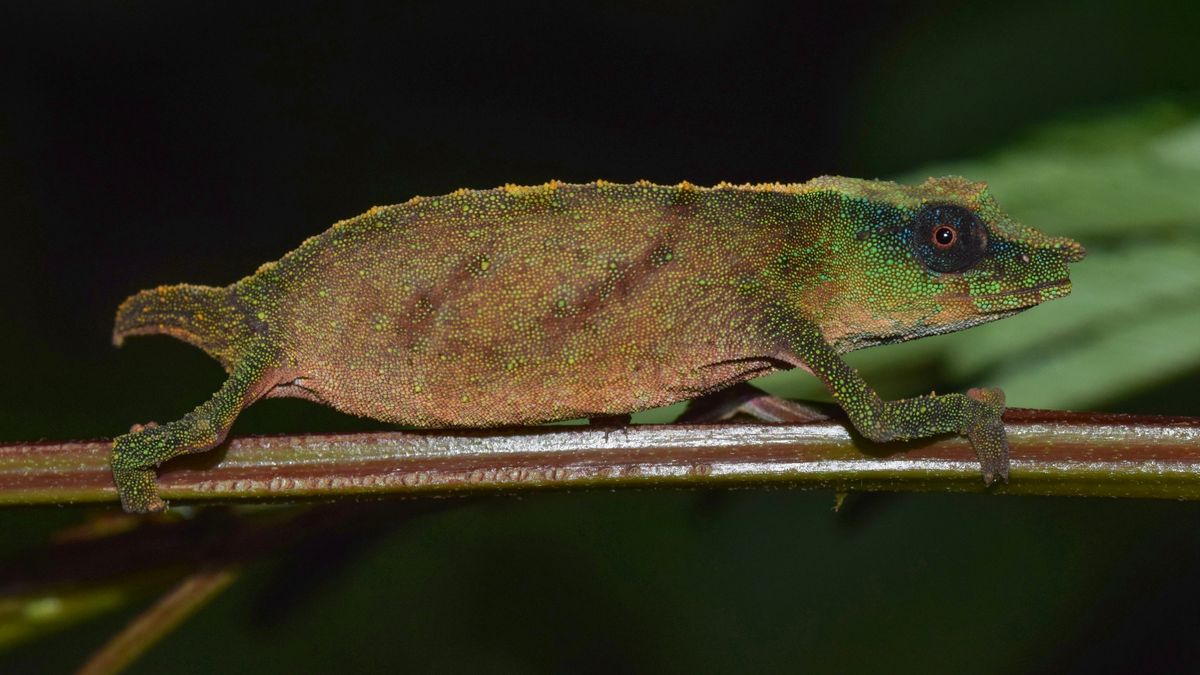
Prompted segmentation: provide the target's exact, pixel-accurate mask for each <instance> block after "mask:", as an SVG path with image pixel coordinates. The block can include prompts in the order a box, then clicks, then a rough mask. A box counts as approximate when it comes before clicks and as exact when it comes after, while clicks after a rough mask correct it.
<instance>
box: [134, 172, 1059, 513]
mask: <svg viewBox="0 0 1200 675" xmlns="http://www.w3.org/2000/svg"><path fill="white" fill-rule="evenodd" d="M1082 256H1083V250H1082V248H1081V247H1080V246H1079V245H1078V244H1076V243H1075V242H1073V241H1070V240H1067V239H1061V238H1052V237H1047V236H1045V235H1042V234H1040V233H1038V232H1036V231H1034V230H1031V229H1029V228H1026V227H1023V226H1020V225H1018V224H1017V223H1015V222H1014V221H1013V220H1012V219H1011V218H1009V217H1008V216H1006V215H1005V214H1004V213H1002V212H1001V211H1000V210H999V208H998V207H997V206H996V204H995V202H994V200H993V199H992V198H991V197H990V195H989V194H988V192H987V190H986V187H985V186H984V185H983V184H980V183H971V182H968V181H966V180H963V179H961V178H942V179H930V180H928V181H926V182H925V183H924V184H922V185H920V186H911V187H910V186H903V185H897V184H894V183H887V182H880V181H864V180H856V179H849V178H832V177H823V178H817V179H814V180H812V181H809V182H808V183H804V184H798V185H758V186H731V185H725V184H722V185H719V186H716V187H713V188H698V187H695V186H692V185H689V184H687V183H684V184H680V185H677V186H659V185H653V184H650V183H646V182H639V183H636V184H631V185H618V184H612V183H605V182H596V183H592V184H587V185H567V184H561V183H557V182H551V183H549V184H546V185H543V186H538V187H516V186H507V187H504V188H498V189H494V190H459V191H457V192H455V193H453V194H450V195H446V196H442V197H434V198H415V199H412V200H410V201H408V202H406V203H404V204H399V205H395V206H387V207H378V208H373V209H371V210H370V211H368V212H367V213H365V214H363V215H361V216H359V217H357V218H353V219H350V220H346V221H342V222H340V223H338V224H336V225H334V226H333V227H332V228H330V229H329V230H328V231H326V232H325V233H323V234H321V235H318V236H316V237H313V238H311V239H309V240H307V241H305V242H304V243H303V244H302V245H301V246H300V247H299V248H298V249H296V250H295V251H293V252H291V253H289V254H288V255H286V256H284V257H283V258H282V259H281V260H279V261H278V262H276V263H268V264H266V265H263V266H262V267H260V268H259V269H258V271H257V272H255V273H254V274H253V275H251V276H249V277H247V278H245V279H242V280H241V281H239V282H237V283H235V284H233V285H232V286H229V287H227V288H209V287H202V286H191V285H181V286H166V287H161V288H158V289H154V290H149V291H143V292H142V293H139V294H137V295H135V296H133V297H131V298H130V299H129V300H127V301H126V302H125V303H124V304H123V305H122V306H121V308H120V310H119V311H118V314H117V322H116V329H115V331H114V339H115V340H116V342H117V343H118V344H119V343H120V342H121V340H122V339H123V338H124V337H125V336H127V335H133V334H143V333H167V334H170V335H174V336H176V337H178V338H181V339H183V340H186V341H188V342H190V343H192V344H195V345H197V346H199V347H201V348H203V349H205V350H206V351H207V352H209V353H210V354H212V355H213V356H214V357H215V358H217V359H219V360H220V361H221V363H222V364H223V365H224V366H225V368H226V370H227V371H229V372H230V378H229V380H228V381H227V382H226V383H225V385H224V386H222V388H221V390H220V391H218V392H217V394H215V395H214V396H213V398H212V399H210V400H209V401H208V402H206V403H205V404H203V405H201V406H200V407H199V408H197V409H196V410H195V411H193V412H191V413H189V414H188V415H187V416H185V417H184V418H183V419H181V420H178V421H175V422H171V423H169V424H165V425H162V426H147V427H136V428H135V430H134V431H131V432H130V433H129V434H126V435H124V436H121V437H119V438H117V439H116V440H115V441H114V451H113V458H112V465H113V472H114V477H115V479H116V483H117V487H118V491H119V492H120V494H121V498H122V503H123V504H124V506H125V508H126V509H128V510H131V511H148V510H158V509H161V508H164V507H165V504H164V503H163V502H162V500H160V499H159V498H158V496H157V494H156V492H155V489H154V468H155V467H157V466H158V464H160V463H161V462H163V461H165V460H166V459H169V458H170V457H174V456H176V455H179V454H182V453H185V452H199V451H204V450H208V449H210V448H212V447H214V446H215V445H217V444H218V443H220V442H221V440H222V439H223V438H224V436H225V433H226V432H227V431H228V429H229V427H230V425H231V424H232V423H233V420H234V419H235V418H236V416H237V414H238V413H239V412H240V411H241V410H242V409H243V408H244V407H245V406H247V405H249V404H250V403H252V402H253V401H255V400H256V399H258V398H260V397H264V396H294V397H301V398H306V399H310V400H313V401H317V402H320V403H324V404H327V405H331V406H333V407H335V408H338V409H339V410H343V411H345V412H349V413H353V414H356V415H363V416H367V417H373V418H376V419H381V420H386V421H390V422H397V423H403V424H409V425H415V426H423V427H442V426H469V427H486V426H496V425H511V424H529V423H538V422H546V421H551V420H559V419H569V418H575V417H598V416H608V415H619V414H623V413H629V412H632V411H636V410H641V409H645V408H650V407H654V406H658V405H664V404H668V403H673V402H675V401H679V400H682V399H687V398H692V397H695V396H698V395H700V394H704V393H708V392H712V391H715V390H718V389H721V388H723V387H727V386H730V385H733V384H736V383H738V382H741V381H744V380H746V379H749V378H751V377H755V376H758V375H761V374H764V373H766V372H769V371H771V370H775V369H779V368H791V367H797V366H799V367H803V368H806V369H807V370H809V371H811V372H813V373H814V374H816V375H817V376H818V377H820V378H821V379H822V380H823V381H824V382H825V383H826V385H827V386H828V387H829V388H830V390H831V392H832V393H833V394H834V396H835V397H836V398H837V399H838V401H839V402H840V403H841V404H842V405H843V407H844V408H846V410H847V412H848V413H849V415H850V417H851V420H852V421H853V422H854V424H855V425H856V426H857V427H858V428H859V429H860V431H862V432H863V433H864V434H865V435H866V436H868V437H870V438H873V439H877V440H888V439H893V438H915V437H921V436H928V435H932V434H936V433H944V432H955V433H962V434H965V435H967V436H968V437H969V438H970V439H971V440H972V442H973V443H974V444H975V447H976V449H977V450H978V452H979V454H980V458H981V462H982V464H983V468H984V476H985V479H986V480H989V481H990V480H991V478H992V476H994V475H998V476H1006V472H1007V444H1006V442H1005V440H1004V432H1003V427H1002V426H1001V425H1000V422H999V419H1000V414H1001V413H1002V412H1003V409H1004V400H1003V396H1002V395H1001V394H1000V393H999V392H997V391H991V390H973V391H972V392H971V393H970V394H969V395H967V396H963V395H960V394H950V395H945V396H926V397H920V398H916V399H908V400H905V401H895V402H883V401H881V400H880V399H879V398H878V397H877V396H876V395H875V394H874V392H872V391H871V390H870V389H869V388H868V387H867V386H866V384H865V383H864V382H863V381H862V380H861V378H859V377H858V375H857V373H855V372H854V371H853V370H852V369H850V368H849V367H848V366H847V365H846V364H845V363H844V362H843V361H842V360H841V358H840V357H839V356H838V355H839V354H840V353H842V352H846V351H849V350H852V349H857V348H861V347H867V346H871V345H875V344H883V343H888V342H896V341H900V340H907V339H911V338H916V337H921V336H924V335H932V334H936V333H943V332H948V331H953V330H959V329H961V328H965V327H968V326H971V325H974V324H978V323H981V322H984V321H989V320H992V319H996V318H1000V317H1004V316H1008V315H1011V314H1013V313H1015V312H1017V311H1020V310H1021V309H1024V308H1027V307H1030V306H1033V305H1035V304H1037V303H1039V302H1041V301H1043V300H1046V299H1050V298H1053V297H1058V296H1061V295H1065V294H1067V293H1068V292H1069V291H1070V283H1069V281H1068V275H1067V263H1068V262H1073V261H1077V260H1079V259H1081V258H1082Z"/></svg>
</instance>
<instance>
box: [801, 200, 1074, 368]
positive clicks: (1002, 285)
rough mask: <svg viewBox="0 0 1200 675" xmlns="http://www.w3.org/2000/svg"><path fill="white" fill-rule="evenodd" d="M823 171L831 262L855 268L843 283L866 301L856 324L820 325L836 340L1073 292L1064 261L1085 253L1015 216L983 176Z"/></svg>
mask: <svg viewBox="0 0 1200 675" xmlns="http://www.w3.org/2000/svg"><path fill="white" fill-rule="evenodd" d="M822 180H825V181H830V182H831V183H834V184H836V186H837V188H836V190H834V192H836V193H837V194H838V195H839V198H838V200H837V201H838V202H839V211H841V214H840V215H841V217H839V218H838V221H839V222H840V223H841V224H842V225H843V230H842V235H843V236H841V237H839V239H840V240H841V241H842V242H843V244H842V245H841V246H839V247H838V248H839V252H838V253H836V254H835V256H834V257H835V258H836V262H835V265H836V266H837V267H838V268H840V269H843V270H850V271H851V274H853V275H855V276H857V277H858V278H857V279H856V280H855V282H854V283H852V284H850V285H852V286H855V287H857V288H858V289H859V292H857V293H855V294H854V299H855V305H857V307H858V308H859V310H865V312H864V311H859V312H855V314H857V315H858V317H859V322H858V323H859V325H858V326H854V325H850V324H846V325H841V326H839V325H837V323H836V321H835V323H834V325H832V326H829V327H828V328H829V329H827V330H826V333H827V336H829V337H830V338H831V339H833V340H834V342H835V343H838V344H839V345H840V346H841V347H842V348H843V349H855V348H858V347H865V346H869V345H871V344H880V343H885V342H897V341H900V340H906V339H910V338H915V337H921V336H924V335H933V334H937V333H946V332H950V331H955V330H959V329H962V328H966V327H969V326H973V325H976V324H979V323H983V322H986V321H991V320H994V319H998V318H1002V317H1005V316H1010V315H1012V314H1015V313H1017V312H1019V311H1021V310H1023V309H1027V308H1029V307H1033V306H1034V305H1037V304H1039V303H1041V302H1043V301H1045V300H1050V299H1053V298H1058V297H1062V296H1064V295H1067V294H1069V293H1070V292H1071V280H1070V276H1069V274H1068V271H1067V264H1068V263H1072V262H1078V261H1080V260H1082V259H1083V257H1084V254H1085V252H1084V249H1083V247H1082V246H1080V245H1079V244H1078V243H1076V242H1075V241H1072V240H1071V239H1066V238H1063V237H1051V236H1047V235H1045V234H1042V233H1041V232H1038V231H1037V230H1034V229H1032V228H1029V227H1025V226H1023V225H1021V224H1019V223H1017V222H1016V221H1015V220H1013V219H1012V218H1011V217H1009V216H1008V215H1007V214H1006V213H1004V212H1003V211H1001V210H1000V207H999V206H998V205H997V204H996V201H995V199H993V198H992V196H991V195H990V194H989V193H988V190H987V185H986V184H984V183H972V182H970V181H967V180H965V179H963V178H958V177H946V178H930V179H929V180H927V181H925V182H924V183H922V184H921V185H917V186H905V185H897V184H895V183H887V182H881V181H860V180H853V179H844V178H829V179H822ZM868 317H870V318H868ZM851 323H853V322H851ZM863 328H867V330H862V329H863ZM830 329H831V330H830ZM839 329H840V330H839ZM831 333H832V335H830V334H831ZM839 333H841V337H838V334H839Z"/></svg>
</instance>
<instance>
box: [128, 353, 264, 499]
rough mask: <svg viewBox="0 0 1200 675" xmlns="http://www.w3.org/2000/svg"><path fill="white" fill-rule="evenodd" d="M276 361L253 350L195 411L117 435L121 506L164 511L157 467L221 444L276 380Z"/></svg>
mask: <svg viewBox="0 0 1200 675" xmlns="http://www.w3.org/2000/svg"><path fill="white" fill-rule="evenodd" d="M272 361H273V359H269V358H266V356H265V355H264V354H261V353H256V352H255V351H254V350H250V351H249V352H248V353H247V355H246V356H245V358H243V359H242V360H241V362H240V363H238V364H237V365H236V366H235V367H234V369H233V372H232V373H231V374H230V376H229V379H227V380H225V383H224V384H223V385H221V388H220V389H219V390H217V393H215V394H213V396H212V398H210V399H209V400H207V401H205V402H204V403H202V404H201V405H199V406H198V407H197V408H196V409H195V410H193V411H191V412H190V413H188V414H186V415H184V416H183V417H182V418H181V419H178V420H175V421H174V422H170V423H167V424H160V425H154V426H150V425H147V426H143V427H141V428H137V427H135V430H134V431H131V432H130V433H128V434H125V435H123V436H118V437H117V438H116V439H114V440H113V451H112V456H111V458H110V459H109V463H110V464H111V466H112V472H113V481H114V482H115V483H116V485H117V494H118V495H119V496H120V498H121V506H122V507H123V508H124V509H125V510H126V511H128V512H130V513H148V512H152V511H162V510H163V509H165V508H166V507H167V504H166V502H164V501H163V500H162V499H161V498H160V497H159V496H158V489H157V487H156V486H155V482H154V480H155V471H154V469H155V468H156V467H157V466H158V465H159V464H161V463H163V462H165V461H167V460H168V459H171V458H172V457H177V456H179V455H182V454H186V453H191V452H204V451H205V450H211V449H212V448H214V447H216V446H217V445H219V444H220V443H221V441H222V440H224V439H225V434H226V433H228V431H229V427H230V426H231V425H232V424H233V421H234V420H235V419H236V418H237V416H238V414H239V413H240V412H241V411H242V409H243V408H245V407H246V406H247V405H249V404H251V403H253V402H254V401H255V399H257V398H258V397H260V396H261V395H262V394H263V392H265V391H266V390H267V389H269V388H270V386H271V384H273V383H271V382H269V381H268V380H267V377H268V374H269V373H270V372H271V370H272V368H273V363H272Z"/></svg>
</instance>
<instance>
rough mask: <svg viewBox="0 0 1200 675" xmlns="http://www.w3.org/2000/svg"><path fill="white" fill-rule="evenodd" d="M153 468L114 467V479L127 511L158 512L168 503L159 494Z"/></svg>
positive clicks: (164, 508)
mask: <svg viewBox="0 0 1200 675" xmlns="http://www.w3.org/2000/svg"><path fill="white" fill-rule="evenodd" d="M154 478H155V475H154V470H153V469H113V481H115V482H116V484H117V495H118V496H120V497H121V508H122V509H125V512H126V513H158V512H159V511H164V510H166V508H167V503H166V502H165V501H163V500H162V498H161V497H159V496H158V488H157V487H156V486H155V484H154Z"/></svg>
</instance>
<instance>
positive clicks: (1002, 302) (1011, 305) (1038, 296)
mask: <svg viewBox="0 0 1200 675" xmlns="http://www.w3.org/2000/svg"><path fill="white" fill-rule="evenodd" d="M1070 294H1071V280H1070V279H1056V280H1053V281H1046V282H1043V283H1040V284H1036V285H1034V286H1029V287H1027V288H1022V289H1018V290H1015V291H1005V292H1002V293H988V294H983V295H975V296H972V297H971V304H973V305H974V306H975V309H976V310H978V311H979V312H981V313H983V314H1005V313H1015V312H1019V311H1020V310H1023V309H1028V308H1030V307H1033V306H1035V305H1040V304H1041V303H1043V302H1045V301H1047V300H1053V299H1055V298H1061V297H1065V296H1067V295H1070ZM991 318H993V317H989V319H991ZM995 318H1000V317H995Z"/></svg>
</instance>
